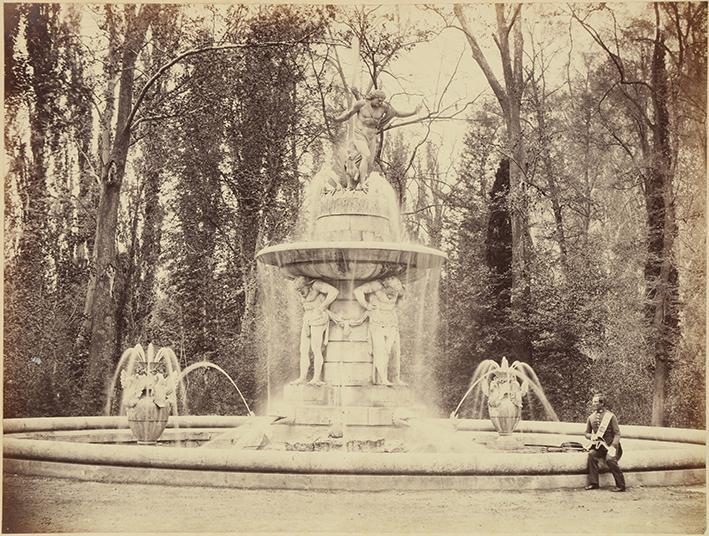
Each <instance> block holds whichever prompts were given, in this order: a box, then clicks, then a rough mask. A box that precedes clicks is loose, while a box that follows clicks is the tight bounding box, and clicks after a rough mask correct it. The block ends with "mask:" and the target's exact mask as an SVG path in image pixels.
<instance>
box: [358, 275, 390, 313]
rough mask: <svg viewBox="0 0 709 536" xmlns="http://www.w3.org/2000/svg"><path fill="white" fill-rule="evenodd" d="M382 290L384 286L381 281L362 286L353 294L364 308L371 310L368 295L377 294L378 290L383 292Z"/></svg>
mask: <svg viewBox="0 0 709 536" xmlns="http://www.w3.org/2000/svg"><path fill="white" fill-rule="evenodd" d="M382 288H383V286H382V284H381V283H380V282H379V281H370V282H369V283H365V284H364V285H360V286H359V287H357V288H356V289H354V291H352V293H353V294H354V297H355V299H356V300H357V301H358V302H359V304H360V305H361V306H362V307H364V308H365V309H371V306H370V305H369V302H367V298H366V294H371V293H372V292H376V291H377V290H381V289H382Z"/></svg>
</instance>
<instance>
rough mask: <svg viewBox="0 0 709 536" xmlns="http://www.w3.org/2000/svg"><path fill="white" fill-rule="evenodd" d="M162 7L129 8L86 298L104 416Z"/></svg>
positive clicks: (93, 379)
mask: <svg viewBox="0 0 709 536" xmlns="http://www.w3.org/2000/svg"><path fill="white" fill-rule="evenodd" d="M157 8H158V6H143V7H141V9H140V11H139V13H137V14H136V13H135V6H132V5H126V7H125V12H126V37H125V41H124V43H123V55H122V60H121V74H120V86H119V92H118V117H117V126H116V135H115V137H114V139H113V144H112V147H111V150H110V152H109V155H110V156H109V159H108V161H106V162H105V163H104V166H103V169H102V173H101V194H100V199H99V206H98V212H97V216H96V237H95V240H94V250H93V264H94V267H93V268H94V270H93V272H92V275H91V278H90V280H89V287H88V290H87V293H86V302H85V308H84V310H85V313H86V321H85V322H86V324H87V326H86V329H85V330H84V332H85V333H86V334H87V341H86V342H87V343H88V365H87V369H86V371H85V376H84V393H83V404H84V408H83V409H84V410H85V411H89V412H98V411H100V409H101V407H102V406H103V403H104V400H103V399H104V398H105V388H106V385H105V381H106V378H107V377H109V376H110V375H111V372H112V369H113V366H114V365H115V361H116V358H117V356H118V353H119V350H120V349H119V348H116V344H115V340H116V303H115V299H114V293H113V282H114V278H115V275H116V274H115V272H116V270H117V269H118V266H117V263H116V229H117V224H118V208H119V203H120V192H121V184H122V182H123V176H124V173H125V167H126V159H127V156H128V148H129V144H130V137H131V125H130V124H129V123H128V118H129V117H130V113H131V111H132V102H133V84H134V80H135V64H136V59H137V57H138V52H139V51H140V48H141V47H142V45H143V43H144V41H145V35H146V32H147V29H148V24H149V21H150V18H151V16H152V15H153V13H155V12H156V10H157Z"/></svg>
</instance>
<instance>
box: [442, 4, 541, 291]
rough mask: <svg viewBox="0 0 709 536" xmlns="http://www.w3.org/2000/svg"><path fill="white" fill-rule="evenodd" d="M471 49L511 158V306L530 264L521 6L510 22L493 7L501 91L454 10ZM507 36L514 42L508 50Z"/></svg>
mask: <svg viewBox="0 0 709 536" xmlns="http://www.w3.org/2000/svg"><path fill="white" fill-rule="evenodd" d="M453 10H454V12H455V15H456V17H457V18H458V21H459V22H460V24H461V26H462V28H463V31H464V32H465V36H466V38H467V40H468V44H469V45H470V50H471V52H472V55H473V59H474V60H475V61H476V63H477V64H478V65H479V66H480V68H481V69H482V71H483V74H484V75H485V78H486V79H487V81H488V83H489V84H490V87H491V88H492V91H493V93H494V94H495V97H496V98H497V100H498V102H499V104H500V108H501V109H502V114H503V116H504V118H505V125H506V127H507V151H508V155H509V158H510V194H509V208H510V216H511V224H512V286H513V292H512V302H513V304H515V303H516V302H519V301H524V300H525V298H526V297H527V295H528V293H529V284H528V282H527V277H526V266H527V263H528V261H529V255H530V251H531V250H530V246H531V239H530V235H529V217H528V206H527V204H528V203H527V190H526V179H525V175H526V171H527V169H526V168H527V154H526V147H525V143H524V138H523V136H522V123H521V109H522V93H523V73H522V54H523V48H524V40H523V37H522V6H521V4H519V5H517V6H516V7H515V9H514V11H513V13H512V16H511V18H510V19H509V20H507V19H506V18H505V5H504V4H496V5H495V11H496V14H497V34H496V35H495V36H494V39H495V44H496V45H497V47H498V49H499V51H500V60H501V64H502V73H503V76H504V87H503V85H502V84H501V83H500V82H499V80H498V79H497V77H496V76H495V74H494V72H493V70H492V68H491V67H490V64H489V63H488V61H487V58H486V57H485V55H484V53H483V52H482V50H481V48H480V46H479V44H478V42H477V39H476V38H475V33H474V31H473V29H472V27H471V26H470V24H469V22H468V19H467V17H466V15H465V12H464V10H463V6H462V5H460V4H455V6H454V7H453ZM510 33H512V37H513V42H512V50H510Z"/></svg>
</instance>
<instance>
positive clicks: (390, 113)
mask: <svg viewBox="0 0 709 536" xmlns="http://www.w3.org/2000/svg"><path fill="white" fill-rule="evenodd" d="M420 109H421V105H420V104H419V105H418V106H416V108H415V109H414V110H413V111H411V112H400V111H398V110H397V109H396V108H394V107H393V106H392V105H391V104H387V110H386V113H385V114H384V117H382V121H381V123H380V127H381V128H384V127H385V126H386V125H388V124H389V123H391V121H392V120H393V119H394V118H396V117H411V116H412V115H416V114H417V113H418V112H419V110H420Z"/></svg>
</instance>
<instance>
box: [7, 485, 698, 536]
mask: <svg viewBox="0 0 709 536" xmlns="http://www.w3.org/2000/svg"><path fill="white" fill-rule="evenodd" d="M706 510H707V509H706V488H705V487H703V486H692V487H666V488H652V487H648V488H640V487H636V488H631V489H628V491H627V492H626V493H611V492H610V491H608V490H597V491H584V490H564V491H561V490H559V491H555V490H554V491H519V492H509V491H469V492H468V491H466V492H457V491H443V492H441V491H438V492H411V491H407V492H403V491H386V492H342V491H312V492H308V491H282V490H238V489H219V488H199V487H194V488H187V487H168V486H157V485H142V484H111V483H98V482H80V481H74V480H62V479H54V478H43V477H28V476H17V475H5V477H4V480H3V511H2V529H3V532H4V533H7V532H15V533H16V532H32V533H37V532H131V533H136V532H190V533H194V532H239V533H244V532H283V533H289V534H293V533H304V532H325V533H330V534H331V533H334V532H348V533H353V532H357V533H376V534H381V533H387V532H388V533H431V532H433V533H448V532H466V533H478V534H479V533H497V534H499V533H525V534H534V533H540V534H550V533H561V534H582V533H596V534H627V533H638V534H650V533H654V534H657V533H663V534H664V533H672V534H702V533H704V531H705V530H706Z"/></svg>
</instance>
